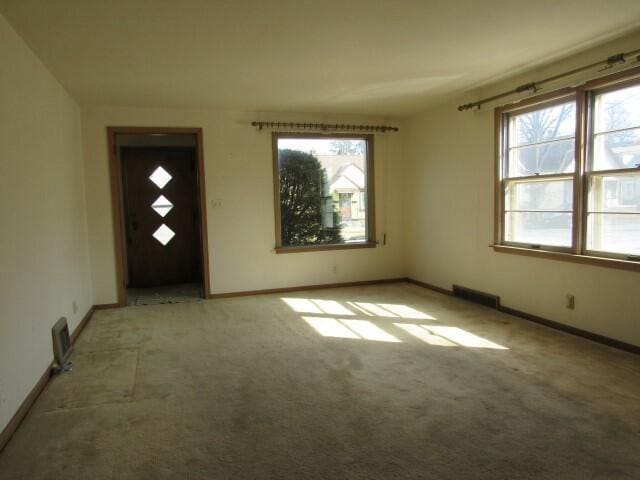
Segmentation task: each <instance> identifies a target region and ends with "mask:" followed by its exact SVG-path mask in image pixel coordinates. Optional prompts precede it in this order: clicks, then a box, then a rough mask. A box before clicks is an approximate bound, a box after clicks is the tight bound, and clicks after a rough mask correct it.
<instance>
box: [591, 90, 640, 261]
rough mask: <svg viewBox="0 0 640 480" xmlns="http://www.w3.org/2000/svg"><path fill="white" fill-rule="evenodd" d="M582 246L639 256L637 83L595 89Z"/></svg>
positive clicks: (639, 109) (639, 106)
mask: <svg viewBox="0 0 640 480" xmlns="http://www.w3.org/2000/svg"><path fill="white" fill-rule="evenodd" d="M591 104H592V122H591V139H590V140H591V142H590V144H591V151H590V155H589V156H588V162H587V185H588V190H589V193H588V201H587V211H586V217H587V232H586V248H587V250H588V251H592V252H594V253H600V252H606V253H610V254H616V255H622V256H624V255H625V254H627V255H640V85H634V86H630V87H626V88H621V89H612V90H611V89H610V90H606V91H603V92H602V93H597V92H595V93H594V95H593V99H592V103H591Z"/></svg>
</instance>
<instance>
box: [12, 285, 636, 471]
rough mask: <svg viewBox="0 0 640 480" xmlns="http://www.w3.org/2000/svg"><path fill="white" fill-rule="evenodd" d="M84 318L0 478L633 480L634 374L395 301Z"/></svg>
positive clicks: (337, 294)
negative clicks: (69, 365)
mask: <svg viewBox="0 0 640 480" xmlns="http://www.w3.org/2000/svg"><path fill="white" fill-rule="evenodd" d="M281 297H282V296H278V295H271V296H260V297H245V298H238V299H228V300H212V301H202V302H196V303H181V304H173V305H154V306H144V307H128V308H124V309H119V310H109V311H99V312H96V314H95V315H94V317H93V319H92V320H91V322H90V324H89V325H88V327H87V328H86V330H85V332H84V333H83V334H82V335H81V337H80V339H79V341H78V343H77V345H76V350H75V353H74V354H73V357H72V361H73V363H74V370H73V372H71V373H68V374H63V375H61V376H59V377H56V378H55V379H53V380H52V381H51V382H50V383H49V385H48V386H47V388H46V390H45V391H44V393H43V394H42V396H41V397H40V399H39V400H38V402H37V403H36V405H35V407H34V409H33V410H32V412H31V413H30V414H29V416H28V417H27V419H26V420H25V422H24V423H23V424H22V426H21V427H20V429H19V430H18V432H17V433H16V435H15V436H14V437H13V439H12V440H11V442H10V443H9V445H8V446H7V448H6V449H5V450H4V452H2V453H1V454H0V479H3V480H4V479H12V480H17V479H29V480H36V479H65V480H73V479H79V480H80V479H82V480H87V479H89V480H98V479H120V480H125V479H149V480H151V479H154V480H155V479H203V480H204V479H208V480H210V479H229V480H236V479H237V480H243V479H299V480H303V479H363V480H364V479H366V480H370V479H456V480H461V479H553V480H559V479H603V480H604V479H606V480H612V479H638V478H640V362H639V358H638V356H635V355H632V354H627V353H624V352H621V351H617V350H614V349H611V348H608V347H604V346H601V345H598V344H595V343H592V342H589V341H586V340H583V339H579V338H576V337H573V336H570V335H566V334H562V333H559V332H556V331H554V330H550V329H547V328H545V327H542V326H538V325H535V324H532V323H530V322H527V321H525V320H520V319H517V318H514V317H510V316H508V315H504V314H501V313H498V312H495V311H492V310H489V309H486V308H483V307H479V306H476V305H473V304H470V303H466V302H462V301H459V300H456V299H453V298H449V297H445V296H442V295H439V294H436V293H433V292H430V291H427V290H424V289H421V288H419V287H415V286H412V285H407V284H392V285H384V286H372V287H363V288H345V289H332V290H319V291H313V292H300V293H295V294H289V295H286V297H287V298H289V299H288V300H286V301H285V300H283V299H282V298H281Z"/></svg>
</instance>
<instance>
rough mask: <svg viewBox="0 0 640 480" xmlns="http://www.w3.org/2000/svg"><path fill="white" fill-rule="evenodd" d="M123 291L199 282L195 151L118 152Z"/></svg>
mask: <svg viewBox="0 0 640 480" xmlns="http://www.w3.org/2000/svg"><path fill="white" fill-rule="evenodd" d="M121 159H122V171H123V179H122V180H123V192H124V197H125V198H124V207H125V212H124V213H125V230H126V240H127V265H128V272H127V273H128V275H127V277H128V286H129V287H137V288H140V287H155V286H160V285H174V284H180V283H193V282H199V281H201V279H202V278H201V277H202V274H201V271H200V270H201V262H200V255H201V253H200V245H199V241H198V239H199V234H200V228H199V218H200V217H199V214H198V201H197V198H198V197H197V191H198V186H197V178H196V164H195V161H196V160H195V159H196V156H195V150H194V149H192V148H165V147H163V148H149V147H144V148H141V147H123V148H122V149H121Z"/></svg>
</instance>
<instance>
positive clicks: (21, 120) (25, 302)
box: [0, 15, 93, 430]
mask: <svg viewBox="0 0 640 480" xmlns="http://www.w3.org/2000/svg"><path fill="white" fill-rule="evenodd" d="M0 64H2V68H0V125H2V128H0V145H1V146H2V155H1V161H0V223H1V224H2V234H1V235H0V430H2V429H3V428H4V427H5V426H6V425H7V423H8V422H9V420H10V419H11V417H12V416H13V415H14V413H15V412H16V411H17V409H18V408H19V406H20V404H21V403H22V402H23V401H24V400H25V398H26V397H27V395H28V394H29V392H30V391H31V389H32V388H33V386H34V385H35V384H36V382H37V381H38V379H39V378H40V377H41V375H42V374H43V373H44V372H45V370H46V368H47V366H48V365H49V363H50V362H51V360H52V359H53V351H52V347H51V327H52V326H53V324H54V323H55V322H56V321H57V320H58V318H60V317H61V316H65V317H67V320H68V322H69V328H70V329H71V330H73V329H74V328H75V327H77V326H78V324H79V322H80V321H81V319H82V317H83V316H84V315H85V314H86V313H87V311H88V310H89V308H90V307H91V305H92V303H93V302H92V293H91V284H90V274H89V255H88V246H87V228H86V214H85V199H84V174H83V161H82V148H81V141H82V140H81V128H80V110H79V108H78V106H77V105H76V103H75V102H74V100H73V99H72V98H71V97H70V96H69V95H68V94H67V92H66V91H65V90H64V89H63V87H62V86H61V85H60V84H59V83H58V82H57V81H56V79H55V78H54V77H53V76H52V75H51V74H50V73H49V71H48V70H47V69H46V68H45V67H44V65H43V64H42V63H41V62H40V61H39V60H38V59H37V57H36V56H35V55H34V54H33V53H32V51H31V50H30V49H29V48H28V47H27V46H26V44H25V43H24V42H23V41H22V39H21V38H20V37H19V36H18V35H17V33H16V32H15V31H14V30H13V29H12V28H11V27H10V26H9V24H8V23H7V22H6V20H5V19H4V17H2V16H1V15H0ZM74 302H75V307H74Z"/></svg>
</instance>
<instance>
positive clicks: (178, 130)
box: [107, 127, 211, 307]
mask: <svg viewBox="0 0 640 480" xmlns="http://www.w3.org/2000/svg"><path fill="white" fill-rule="evenodd" d="M119 134H138V135H145V134H171V135H195V137H196V155H197V162H196V163H197V166H198V179H197V180H198V197H199V207H200V244H201V248H202V288H203V290H204V291H203V298H208V297H209V296H210V295H211V285H210V279H209V241H208V229H207V197H206V188H205V176H204V149H203V144H202V128H182V127H107V146H108V152H109V174H110V177H111V212H112V219H113V236H114V246H115V260H116V290H117V295H118V302H117V304H118V306H119V307H124V306H126V304H127V292H126V288H125V284H124V271H125V262H126V261H127V256H126V254H125V248H126V243H125V238H124V228H123V225H124V223H123V222H124V213H123V205H122V169H121V165H120V161H119V160H118V155H117V153H118V152H117V151H116V149H117V144H116V137H117V135H119Z"/></svg>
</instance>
